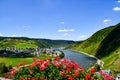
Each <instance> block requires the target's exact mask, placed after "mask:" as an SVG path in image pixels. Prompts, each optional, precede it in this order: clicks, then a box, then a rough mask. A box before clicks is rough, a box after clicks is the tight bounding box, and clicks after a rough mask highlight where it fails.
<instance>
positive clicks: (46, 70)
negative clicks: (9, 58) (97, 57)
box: [10, 57, 113, 80]
mask: <svg viewBox="0 0 120 80" xmlns="http://www.w3.org/2000/svg"><path fill="white" fill-rule="evenodd" d="M33 60H34V62H33V63H32V64H30V65H25V63H24V62H23V63H20V64H18V65H17V69H11V71H10V72H11V76H12V79H13V80H104V79H103V78H104V77H103V78H102V77H99V76H97V75H96V74H95V72H96V69H95V68H90V69H88V70H85V69H84V68H83V67H82V66H80V65H79V64H77V63H76V62H74V61H72V60H68V59H66V58H63V59H61V58H60V57H56V58H55V59H53V60H51V59H46V60H40V59H37V58H33ZM100 73H101V74H102V75H104V76H105V74H103V73H102V72H101V71H100ZM105 78H106V77H105ZM110 78H111V79H109V80H113V79H112V77H110Z"/></svg>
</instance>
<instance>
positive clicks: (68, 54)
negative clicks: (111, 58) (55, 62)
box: [63, 50, 96, 68]
mask: <svg viewBox="0 0 120 80" xmlns="http://www.w3.org/2000/svg"><path fill="white" fill-rule="evenodd" d="M63 52H64V54H65V58H67V59H70V60H74V61H75V62H77V63H78V64H79V65H81V66H83V67H84V68H88V67H90V66H91V65H92V64H94V63H96V59H95V58H92V57H89V56H87V55H85V54H82V53H79V52H75V51H71V50H63Z"/></svg>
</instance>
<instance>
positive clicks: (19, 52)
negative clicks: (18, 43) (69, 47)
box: [0, 47, 62, 57]
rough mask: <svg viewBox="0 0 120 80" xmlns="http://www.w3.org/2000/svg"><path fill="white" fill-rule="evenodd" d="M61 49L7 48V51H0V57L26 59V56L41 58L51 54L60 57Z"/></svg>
mask: <svg viewBox="0 0 120 80" xmlns="http://www.w3.org/2000/svg"><path fill="white" fill-rule="evenodd" d="M61 53H62V52H61V50H60V49H59V48H26V49H22V48H16V47H12V48H9V47H7V48H6V49H0V57H15V56H17V57H25V56H40V55H42V54H50V55H51V56H54V57H55V56H59V55H60V54H61Z"/></svg>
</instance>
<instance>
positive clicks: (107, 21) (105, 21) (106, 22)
mask: <svg viewBox="0 0 120 80" xmlns="http://www.w3.org/2000/svg"><path fill="white" fill-rule="evenodd" d="M111 21H112V20H110V19H104V20H103V23H105V24H108V23H109V22H111Z"/></svg>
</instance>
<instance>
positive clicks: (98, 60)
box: [71, 50, 104, 67]
mask: <svg viewBox="0 0 120 80" xmlns="http://www.w3.org/2000/svg"><path fill="white" fill-rule="evenodd" d="M71 51H75V52H80V53H82V54H85V55H87V56H89V57H92V58H94V59H96V60H97V64H98V65H100V66H101V67H103V64H104V62H103V61H102V60H100V59H99V58H97V57H95V56H93V55H90V54H88V53H85V52H82V51H76V50H71Z"/></svg>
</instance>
